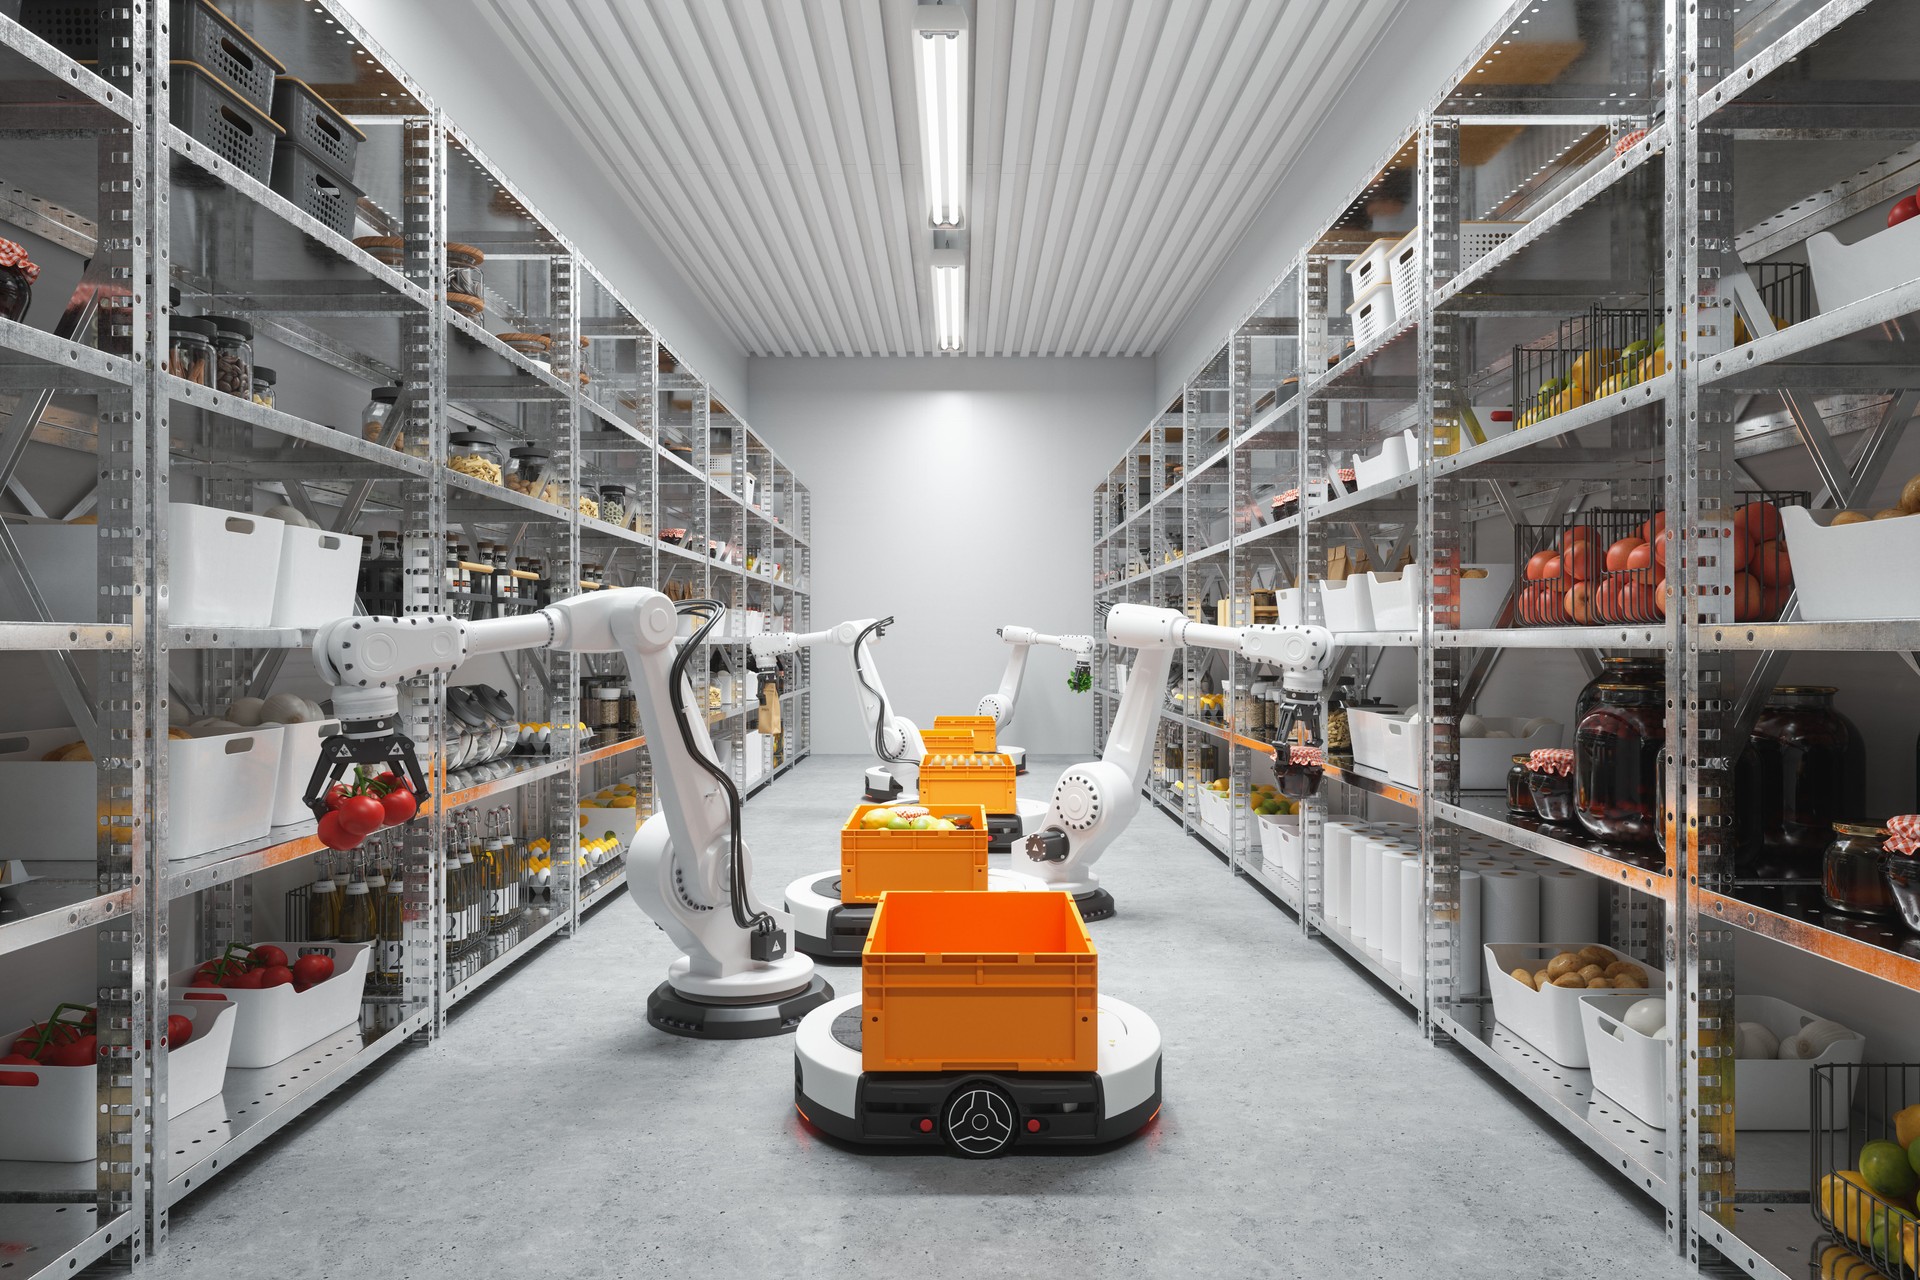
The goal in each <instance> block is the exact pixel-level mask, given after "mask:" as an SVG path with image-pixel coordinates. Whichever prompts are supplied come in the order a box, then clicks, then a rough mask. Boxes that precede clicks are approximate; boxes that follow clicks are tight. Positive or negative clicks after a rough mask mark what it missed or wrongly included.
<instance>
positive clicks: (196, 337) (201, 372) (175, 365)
mask: <svg viewBox="0 0 1920 1280" xmlns="http://www.w3.org/2000/svg"><path fill="white" fill-rule="evenodd" d="M218 332H219V329H218V328H216V327H215V326H214V323H213V321H211V320H196V319H194V318H193V317H191V316H188V317H185V318H182V319H176V320H175V321H174V322H173V323H172V324H171V325H170V326H169V327H168V329H167V372H168V373H170V374H172V375H173V376H174V377H176V378H180V379H183V380H185V381H187V382H191V383H193V384H195V385H196V386H202V387H210V386H212V385H213V335H214V334H216V333H218Z"/></svg>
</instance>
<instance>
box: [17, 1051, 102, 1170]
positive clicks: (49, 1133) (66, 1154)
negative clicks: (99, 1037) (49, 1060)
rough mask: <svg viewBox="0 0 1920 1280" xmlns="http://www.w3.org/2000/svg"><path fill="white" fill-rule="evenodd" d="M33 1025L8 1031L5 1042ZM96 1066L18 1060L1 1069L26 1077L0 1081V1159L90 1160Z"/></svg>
mask: <svg viewBox="0 0 1920 1280" xmlns="http://www.w3.org/2000/svg"><path fill="white" fill-rule="evenodd" d="M32 1029H33V1028H32V1027H31V1026H25V1027H16V1028H15V1029H14V1030H12V1031H9V1032H7V1035H6V1040H5V1043H6V1044H7V1045H9V1046H11V1045H12V1044H13V1042H14V1041H15V1040H16V1039H18V1038H19V1037H20V1036H23V1035H25V1034H26V1033H27V1032H29V1031H31V1030H32ZM94 1070H95V1068H94V1067H93V1066H92V1065H91V1064H89V1065H87V1066H84V1067H41V1066H16V1065H14V1064H12V1063H8V1064H7V1065H6V1066H4V1067H0V1072H6V1073H8V1074H9V1075H17V1076H19V1077H25V1078H27V1079H28V1080H29V1081H30V1082H29V1083H24V1084H9V1085H4V1086H0V1160H57V1161H61V1162H63V1163H64V1162H71V1161H76V1160H91V1159H93V1158H94V1156H95V1155H96V1154H97V1152H98V1147H99V1135H98V1133H97V1132H96V1126H95V1123H94V1114H95V1112H96V1111H97V1109H98V1106H99V1098H98V1094H97V1093H96V1091H95V1083H94V1074H93V1073H94Z"/></svg>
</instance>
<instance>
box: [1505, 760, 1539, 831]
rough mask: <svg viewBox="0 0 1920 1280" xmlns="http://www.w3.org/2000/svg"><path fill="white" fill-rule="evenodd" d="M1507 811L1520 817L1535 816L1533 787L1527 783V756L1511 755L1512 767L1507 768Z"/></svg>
mask: <svg viewBox="0 0 1920 1280" xmlns="http://www.w3.org/2000/svg"><path fill="white" fill-rule="evenodd" d="M1507 812H1508V813H1515V814H1519V815H1521V816H1522V817H1527V818H1531V817H1534V816H1535V810H1534V807H1533V788H1532V787H1531V786H1529V785H1528V783H1527V758H1526V757H1525V756H1515V757H1513V767H1512V768H1511V769H1508V770H1507Z"/></svg>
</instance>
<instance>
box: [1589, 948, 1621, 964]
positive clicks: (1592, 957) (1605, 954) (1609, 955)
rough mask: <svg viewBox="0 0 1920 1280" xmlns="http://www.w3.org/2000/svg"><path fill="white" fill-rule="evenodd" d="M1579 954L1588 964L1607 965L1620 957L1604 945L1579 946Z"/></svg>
mask: <svg viewBox="0 0 1920 1280" xmlns="http://www.w3.org/2000/svg"><path fill="white" fill-rule="evenodd" d="M1580 956H1581V958H1582V959H1583V960H1585V961H1587V962H1588V963H1589V964H1598V965H1609V964H1612V963H1613V962H1614V961H1615V960H1618V959H1619V958H1620V957H1619V956H1617V955H1615V954H1613V952H1611V951H1609V950H1607V949H1606V948H1605V947H1582V948H1580Z"/></svg>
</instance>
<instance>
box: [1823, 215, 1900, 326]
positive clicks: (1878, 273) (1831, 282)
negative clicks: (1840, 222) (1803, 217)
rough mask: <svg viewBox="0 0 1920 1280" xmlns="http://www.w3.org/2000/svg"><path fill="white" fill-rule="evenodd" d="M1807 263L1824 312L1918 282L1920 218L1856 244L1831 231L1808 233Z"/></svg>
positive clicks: (1874, 234) (1890, 228)
mask: <svg viewBox="0 0 1920 1280" xmlns="http://www.w3.org/2000/svg"><path fill="white" fill-rule="evenodd" d="M1807 266H1808V267H1810V268H1811V269H1812V271H1813V292H1814V297H1815V299H1816V300H1817V301H1818V302H1819V304H1820V311H1821V313H1822V314H1825V313H1826V312H1829V311H1838V310H1839V309H1840V308H1841V307H1845V306H1849V305H1851V304H1853V303H1855V302H1858V301H1860V299H1862V298H1869V297H1872V296H1873V295H1874V294H1876V293H1883V292H1885V291H1886V290H1888V289H1897V288H1899V287H1900V286H1901V285H1904V284H1910V283H1912V282H1913V281H1915V280H1920V218H1908V219H1907V220H1906V221H1905V222H1903V223H1901V224H1900V225H1899V226H1897V227H1888V228H1886V229H1885V230H1882V231H1876V232H1874V233H1873V234H1872V235H1870V236H1867V237H1865V238H1863V239H1860V240H1856V241H1854V242H1853V243H1852V244H1841V243H1840V237H1838V236H1836V235H1834V234H1833V232H1831V231H1819V232H1815V233H1814V234H1813V235H1811V236H1809V237H1807Z"/></svg>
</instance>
